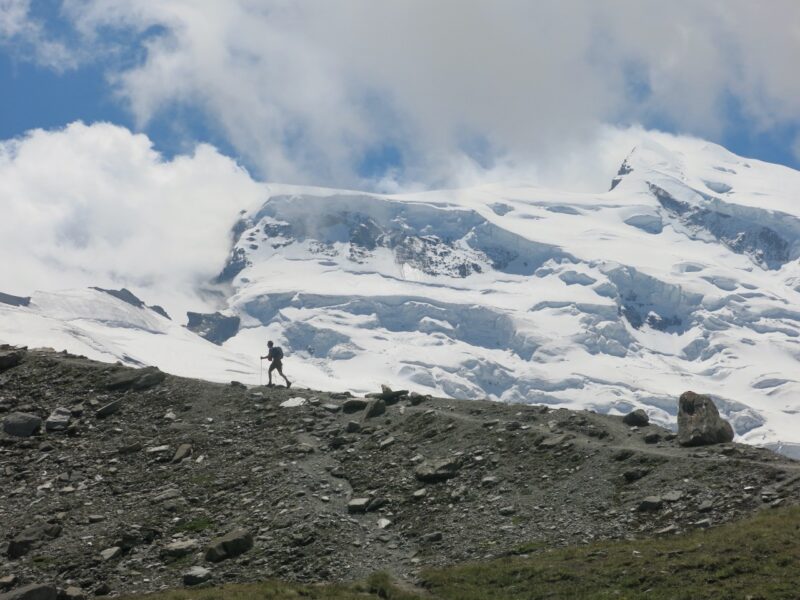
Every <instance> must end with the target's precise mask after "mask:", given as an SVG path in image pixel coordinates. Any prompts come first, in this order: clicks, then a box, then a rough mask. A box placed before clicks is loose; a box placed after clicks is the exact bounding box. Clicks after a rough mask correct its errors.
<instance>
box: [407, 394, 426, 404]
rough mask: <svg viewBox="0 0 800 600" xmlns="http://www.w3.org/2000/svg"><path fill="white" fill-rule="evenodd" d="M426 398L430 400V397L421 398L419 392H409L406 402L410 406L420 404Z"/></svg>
mask: <svg viewBox="0 0 800 600" xmlns="http://www.w3.org/2000/svg"><path fill="white" fill-rule="evenodd" d="M428 398H430V396H423V395H422V394H420V393H419V392H411V393H410V394H409V395H408V401H409V402H411V406H417V405H419V404H422V403H423V402H424V401H425V400H426V399H428Z"/></svg>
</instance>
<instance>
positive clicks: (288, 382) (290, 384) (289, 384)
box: [286, 381, 292, 390]
mask: <svg viewBox="0 0 800 600" xmlns="http://www.w3.org/2000/svg"><path fill="white" fill-rule="evenodd" d="M290 387H292V382H291V381H287V382H286V389H287V390H288V389H289V388H290Z"/></svg>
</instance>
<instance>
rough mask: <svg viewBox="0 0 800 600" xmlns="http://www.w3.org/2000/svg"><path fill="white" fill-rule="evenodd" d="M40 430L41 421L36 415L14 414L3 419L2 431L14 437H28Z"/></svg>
mask: <svg viewBox="0 0 800 600" xmlns="http://www.w3.org/2000/svg"><path fill="white" fill-rule="evenodd" d="M41 428H42V420H41V419H40V418H39V417H37V416H36V415H31V414H28V413H21V412H15V413H11V414H10V415H8V416H7V417H6V418H5V419H3V431H5V432H6V433H7V434H8V435H13V436H16V437H30V436H32V435H34V434H36V433H38V432H39V430H41Z"/></svg>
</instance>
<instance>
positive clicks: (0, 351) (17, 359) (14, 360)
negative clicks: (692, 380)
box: [0, 345, 27, 372]
mask: <svg viewBox="0 0 800 600" xmlns="http://www.w3.org/2000/svg"><path fill="white" fill-rule="evenodd" d="M26 353H27V350H26V349H25V348H13V347H11V346H5V345H4V346H2V347H0V372H2V371H5V370H6V369H10V368H11V367H16V366H17V365H18V364H19V363H21V362H22V359H23V358H25V354H26Z"/></svg>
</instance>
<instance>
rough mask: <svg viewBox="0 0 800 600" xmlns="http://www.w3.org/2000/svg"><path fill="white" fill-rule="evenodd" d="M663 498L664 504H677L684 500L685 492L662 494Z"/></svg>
mask: <svg viewBox="0 0 800 600" xmlns="http://www.w3.org/2000/svg"><path fill="white" fill-rule="evenodd" d="M661 498H662V499H663V500H664V502H677V501H678V500H680V499H681V498H683V492H682V491H680V490H672V491H670V492H667V493H666V494H662V495H661Z"/></svg>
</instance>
